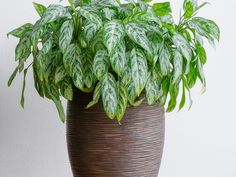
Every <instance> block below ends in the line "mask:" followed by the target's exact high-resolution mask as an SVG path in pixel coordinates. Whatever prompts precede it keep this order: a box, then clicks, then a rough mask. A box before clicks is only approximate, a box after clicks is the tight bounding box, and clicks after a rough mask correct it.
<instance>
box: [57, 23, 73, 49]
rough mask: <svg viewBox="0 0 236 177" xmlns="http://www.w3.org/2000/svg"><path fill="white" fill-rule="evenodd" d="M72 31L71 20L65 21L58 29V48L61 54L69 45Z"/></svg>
mask: <svg viewBox="0 0 236 177" xmlns="http://www.w3.org/2000/svg"><path fill="white" fill-rule="evenodd" d="M73 31H74V25H73V22H72V20H67V21H65V22H64V23H63V24H62V26H61V29H60V37H59V46H60V49H61V51H62V52H63V53H64V52H65V50H66V48H67V47H68V46H69V45H70V43H71V40H72V37H73Z"/></svg>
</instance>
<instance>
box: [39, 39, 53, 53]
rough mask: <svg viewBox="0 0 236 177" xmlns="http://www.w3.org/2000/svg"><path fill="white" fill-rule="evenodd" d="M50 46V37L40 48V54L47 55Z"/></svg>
mask: <svg viewBox="0 0 236 177" xmlns="http://www.w3.org/2000/svg"><path fill="white" fill-rule="evenodd" d="M52 45H53V38H52V37H49V38H48V39H47V41H46V42H45V43H44V44H43V47H42V50H41V51H42V52H43V53H44V54H47V53H48V52H49V51H50V50H51V49H52Z"/></svg>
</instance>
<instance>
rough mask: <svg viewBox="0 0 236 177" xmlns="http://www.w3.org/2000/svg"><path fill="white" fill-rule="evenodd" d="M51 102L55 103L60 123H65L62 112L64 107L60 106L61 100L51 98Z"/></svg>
mask: <svg viewBox="0 0 236 177" xmlns="http://www.w3.org/2000/svg"><path fill="white" fill-rule="evenodd" d="M53 102H54V103H55V105H56V107H57V111H58V113H59V117H60V120H61V122H62V123H65V117H66V116H65V112H64V108H63V106H62V103H61V100H60V99H55V98H53Z"/></svg>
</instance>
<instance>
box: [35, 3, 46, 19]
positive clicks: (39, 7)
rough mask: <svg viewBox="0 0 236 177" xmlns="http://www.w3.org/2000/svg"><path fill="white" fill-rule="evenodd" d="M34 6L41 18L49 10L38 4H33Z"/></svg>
mask: <svg viewBox="0 0 236 177" xmlns="http://www.w3.org/2000/svg"><path fill="white" fill-rule="evenodd" d="M33 5H34V8H35V10H36V11H37V13H38V14H39V16H40V17H42V16H43V13H44V12H45V11H46V9H47V8H46V7H45V6H44V5H42V4H39V3H36V2H33Z"/></svg>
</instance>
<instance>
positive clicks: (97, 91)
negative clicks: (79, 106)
mask: <svg viewBox="0 0 236 177" xmlns="http://www.w3.org/2000/svg"><path fill="white" fill-rule="evenodd" d="M102 82H103V80H101V81H99V82H98V83H97V85H96V87H95V89H94V91H93V100H92V101H90V102H89V104H88V105H87V107H86V108H87V109H88V108H91V107H92V106H94V105H95V104H97V103H98V101H99V99H100V97H101V94H102Z"/></svg>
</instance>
